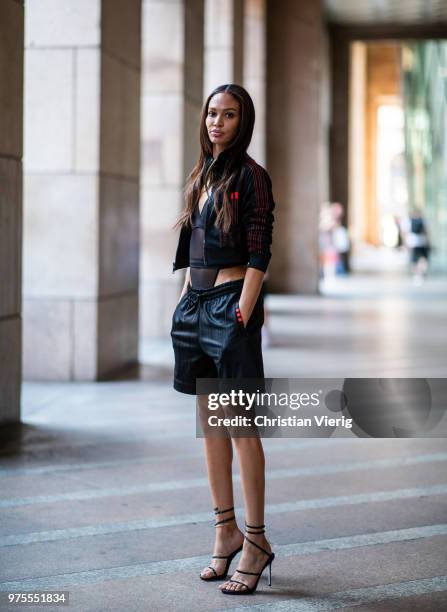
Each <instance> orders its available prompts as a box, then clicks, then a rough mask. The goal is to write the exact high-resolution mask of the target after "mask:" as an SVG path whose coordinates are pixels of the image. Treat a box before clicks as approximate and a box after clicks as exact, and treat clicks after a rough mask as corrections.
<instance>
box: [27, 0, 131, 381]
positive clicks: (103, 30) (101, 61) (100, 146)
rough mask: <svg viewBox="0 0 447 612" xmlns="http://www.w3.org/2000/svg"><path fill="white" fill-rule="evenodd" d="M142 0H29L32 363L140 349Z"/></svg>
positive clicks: (104, 369) (102, 371)
mask: <svg viewBox="0 0 447 612" xmlns="http://www.w3.org/2000/svg"><path fill="white" fill-rule="evenodd" d="M140 8H141V7H140V0H127V1H126V2H117V1H115V0H102V2H101V1H100V0H65V1H64V2H56V1H55V0H28V2H27V6H26V49H25V58H26V59H25V183H24V186H25V198H24V202H25V207H24V374H25V377H26V378H29V379H52V380H95V379H97V378H102V377H105V376H107V375H109V374H112V373H113V372H115V371H117V370H119V369H121V368H122V367H123V366H126V365H128V364H131V363H135V362H136V361H137V359H138V271H139V270H138V265H139V96H140V87H139V79H140V46H141V45H140Z"/></svg>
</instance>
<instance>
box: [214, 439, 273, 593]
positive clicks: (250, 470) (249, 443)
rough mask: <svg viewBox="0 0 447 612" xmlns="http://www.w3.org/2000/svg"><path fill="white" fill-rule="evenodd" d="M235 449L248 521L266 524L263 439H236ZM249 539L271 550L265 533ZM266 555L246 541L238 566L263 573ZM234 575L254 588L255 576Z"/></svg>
mask: <svg viewBox="0 0 447 612" xmlns="http://www.w3.org/2000/svg"><path fill="white" fill-rule="evenodd" d="M233 442H234V445H235V448H236V452H237V456H238V461H239V469H240V474H241V480H242V489H243V494H244V506H245V520H246V522H247V524H248V525H263V524H264V505H265V457H264V449H263V448H262V442H261V439H260V438H257V437H252V438H237V437H235V438H233ZM248 538H250V540H253V542H256V544H258V545H259V546H262V548H265V549H266V550H267V551H268V552H269V553H270V552H271V550H272V549H271V547H270V544H269V543H268V541H267V539H266V537H265V535H264V534H257V535H255V534H250V535H248ZM266 560H267V555H266V554H265V553H263V552H262V551H261V550H259V549H258V548H256V546H253V544H250V542H247V541H246V540H244V547H243V549H242V556H241V558H240V560H239V563H238V567H240V568H241V569H242V570H244V571H247V572H260V571H261V569H262V567H263V565H264V563H265V562H266ZM232 578H234V579H235V580H239V581H241V582H244V583H245V584H246V585H247V586H248V587H252V586H253V585H254V583H255V582H256V578H257V577H256V576H249V575H247V574H240V573H238V572H237V571H236V572H235V573H234V574H233V576H232ZM224 587H225V588H227V589H236V590H240V589H243V590H245V589H244V587H243V586H242V585H241V584H238V583H235V582H228V581H225V582H224V583H223V584H222V585H221V586H220V588H224Z"/></svg>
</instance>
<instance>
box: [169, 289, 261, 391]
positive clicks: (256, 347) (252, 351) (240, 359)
mask: <svg viewBox="0 0 447 612" xmlns="http://www.w3.org/2000/svg"><path fill="white" fill-rule="evenodd" d="M243 284H244V279H243V278H241V279H238V280H234V281H228V282H226V283H221V284H220V285H217V286H216V287H210V288H209V289H193V288H192V287H191V286H190V285H189V286H188V291H187V292H186V293H185V294H184V296H183V297H182V298H181V300H180V302H179V303H178V304H177V307H176V308H175V310H174V314H173V315H172V329H171V338H172V345H173V348H174V354H175V367H174V389H176V390H177V391H181V392H182V393H189V394H191V395H196V394H197V392H196V378H218V379H226V378H264V364H263V359H262V338H261V328H262V325H263V323H264V296H263V294H262V293H260V294H259V297H258V299H257V301H256V304H255V307H254V308H253V312H252V314H251V316H250V319H249V320H248V321H247V322H245V324H244V322H242V321H240V320H239V319H238V315H237V308H238V306H239V299H240V294H241V292H242V287H243Z"/></svg>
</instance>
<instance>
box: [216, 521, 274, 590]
mask: <svg viewBox="0 0 447 612" xmlns="http://www.w3.org/2000/svg"><path fill="white" fill-rule="evenodd" d="M245 527H246V529H245V531H246V532H247V533H252V534H254V535H257V534H262V533H265V525H247V523H245ZM248 529H256V530H257V531H248ZM259 530H260V531H259ZM244 538H245V539H246V540H247V542H250V544H253V546H256V548H259V550H262V552H264V553H265V554H266V555H268V559H267V561H266V562H265V564H264V567H263V568H262V570H261V571H260V572H246V571H244V570H240V569H237V568H236V571H237V572H239V573H240V574H249V575H250V576H257V577H258V578H257V580H256V582H255V584H254V586H252V587H249V586H248V585H247V584H245V582H241V581H240V580H233V578H230V580H229V582H237V583H238V584H242V585H244V587H245V589H239V590H236V589H221V591H222V593H225V595H250V594H252V593H254V592H255V591H256V589H257V587H258V582H259V578H260V577H261V575H262V572H263V571H264V570H265V568H266V567H267V566H268V568H269V586H272V562H273V559H274V558H275V553H273V552H272V553H269V552H267V551H266V550H265V548H262V546H259V544H256V542H253V540H250V539H249V538H247V536H246V535H244Z"/></svg>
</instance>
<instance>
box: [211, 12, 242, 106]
mask: <svg viewBox="0 0 447 612" xmlns="http://www.w3.org/2000/svg"><path fill="white" fill-rule="evenodd" d="M243 48H244V0H205V76H204V83H203V85H204V90H203V92H204V98H207V96H208V95H209V94H210V92H211V91H212V90H213V89H214V88H215V87H217V86H218V85H223V84H224V83H238V84H239V85H242V82H243V67H244V60H243Z"/></svg>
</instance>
